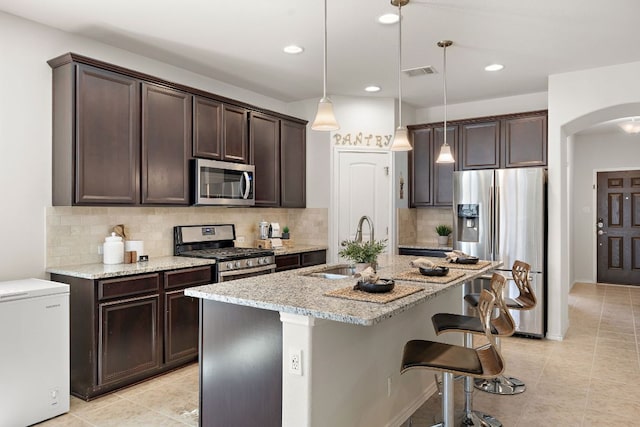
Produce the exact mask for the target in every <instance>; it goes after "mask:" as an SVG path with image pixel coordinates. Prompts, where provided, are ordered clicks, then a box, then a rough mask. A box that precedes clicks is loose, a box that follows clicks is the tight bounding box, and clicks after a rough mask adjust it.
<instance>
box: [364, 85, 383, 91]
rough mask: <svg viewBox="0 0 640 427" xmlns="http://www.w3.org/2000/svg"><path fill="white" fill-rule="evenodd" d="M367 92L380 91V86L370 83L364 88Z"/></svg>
mask: <svg viewBox="0 0 640 427" xmlns="http://www.w3.org/2000/svg"><path fill="white" fill-rule="evenodd" d="M364 90H365V91H367V92H380V86H376V85H371V86H367V87H365V88H364Z"/></svg>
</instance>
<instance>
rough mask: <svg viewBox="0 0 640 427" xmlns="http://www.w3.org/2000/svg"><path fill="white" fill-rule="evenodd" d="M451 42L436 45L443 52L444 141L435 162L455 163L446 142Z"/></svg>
mask: <svg viewBox="0 0 640 427" xmlns="http://www.w3.org/2000/svg"><path fill="white" fill-rule="evenodd" d="M452 44H453V42H452V41H451V40H442V41H439V42H438V47H441V48H442V49H443V52H444V60H443V66H442V82H443V93H444V131H443V138H444V142H443V143H442V145H441V146H440V154H439V155H438V158H437V159H436V163H455V159H454V158H453V154H452V153H451V146H450V145H449V144H447V48H448V47H449V46H451V45H452Z"/></svg>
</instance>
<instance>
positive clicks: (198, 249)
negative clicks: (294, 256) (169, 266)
mask: <svg viewBox="0 0 640 427" xmlns="http://www.w3.org/2000/svg"><path fill="white" fill-rule="evenodd" d="M235 239H236V228H235V226H234V225H233V224H215V225H179V226H176V227H173V244H174V248H173V253H174V255H178V256H188V257H194V258H209V259H215V260H216V268H215V272H216V274H215V277H216V282H226V281H229V280H235V279H242V278H245V277H252V276H258V275H261V274H268V273H273V272H274V271H275V270H276V264H275V256H274V253H273V251H272V250H269V249H255V248H238V247H235V246H234V240H235Z"/></svg>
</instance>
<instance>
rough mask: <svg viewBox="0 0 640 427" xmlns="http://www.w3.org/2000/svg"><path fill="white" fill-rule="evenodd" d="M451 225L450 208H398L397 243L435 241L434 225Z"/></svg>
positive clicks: (451, 215)
mask: <svg viewBox="0 0 640 427" xmlns="http://www.w3.org/2000/svg"><path fill="white" fill-rule="evenodd" d="M440 224H446V225H449V226H452V225H453V214H452V212H451V208H424V209H422V208H421V209H398V244H400V245H411V244H415V243H420V242H432V241H436V237H437V234H436V230H435V228H436V226H437V225H440Z"/></svg>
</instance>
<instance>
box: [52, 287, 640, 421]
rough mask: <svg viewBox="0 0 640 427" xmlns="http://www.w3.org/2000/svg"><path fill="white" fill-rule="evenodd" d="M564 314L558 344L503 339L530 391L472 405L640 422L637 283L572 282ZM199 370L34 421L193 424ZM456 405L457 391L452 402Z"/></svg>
mask: <svg viewBox="0 0 640 427" xmlns="http://www.w3.org/2000/svg"><path fill="white" fill-rule="evenodd" d="M569 319H570V325H571V326H570V328H569V331H568V332H567V336H566V338H565V340H564V341H562V342H556V341H549V340H531V339H524V338H508V339H505V340H503V354H504V357H505V359H506V362H507V369H506V373H507V374H510V375H513V376H515V377H517V378H520V379H521V380H523V381H525V383H526V384H527V391H526V392H525V393H523V394H520V395H516V396H495V395H491V394H488V393H484V392H480V391H476V392H475V393H474V401H475V404H474V406H475V408H476V409H478V410H482V411H484V412H487V413H490V414H491V415H493V416H495V417H497V418H498V419H499V420H500V421H501V422H502V423H503V425H504V426H505V427H511V426H516V427H521V426H522V427H536V426H545V427H548V426H554V427H555V426H562V427H571V426H631V425H639V424H640V421H639V420H640V401H639V400H638V399H637V396H638V395H640V360H639V357H638V354H639V353H638V339H637V334H640V287H624V286H606V285H591V284H576V285H575V286H574V287H573V290H572V291H571V294H570V295H569ZM636 325H637V326H636ZM197 369H198V368H197V364H193V365H190V366H187V367H185V368H182V369H180V370H177V371H174V372H172V373H169V374H167V375H164V376H162V377H160V378H157V379H154V380H151V381H148V382H146V383H143V384H140V385H137V386H133V387H130V388H128V389H125V390H122V391H120V392H117V393H114V394H111V395H109V396H106V397H103V398H100V399H96V400H94V401H91V402H88V403H87V402H84V401H81V400H79V399H76V398H73V397H72V400H71V411H70V412H69V413H68V414H65V415H63V416H60V417H57V418H54V419H52V420H49V421H47V422H44V423H42V424H39V425H40V426H45V427H54V426H118V427H125V426H136V427H138V426H185V425H190V426H194V425H197V424H198V413H197V408H198V392H197V390H198V375H197V372H198V371H197ZM458 383H459V382H456V388H457V389H461V384H458ZM461 402H462V399H461V390H457V394H456V404H457V405H460V403H461ZM439 405H440V402H439V397H438V396H433V397H432V398H431V399H429V401H428V402H427V403H425V404H424V405H423V406H422V408H420V409H419V410H418V411H417V412H416V413H415V414H414V416H413V417H412V422H413V426H414V427H423V426H429V425H431V424H433V423H434V422H435V420H439V419H440V406H439ZM459 409H461V408H459Z"/></svg>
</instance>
